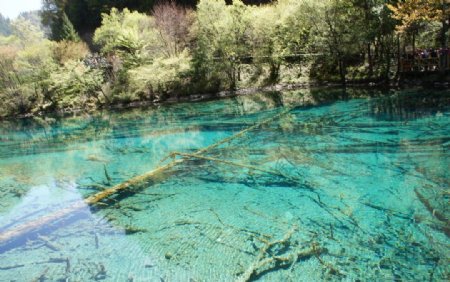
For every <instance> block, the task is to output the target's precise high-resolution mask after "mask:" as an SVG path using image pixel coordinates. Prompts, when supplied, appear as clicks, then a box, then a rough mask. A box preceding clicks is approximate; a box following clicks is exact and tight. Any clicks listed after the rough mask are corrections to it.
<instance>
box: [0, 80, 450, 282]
mask: <svg viewBox="0 0 450 282" xmlns="http://www.w3.org/2000/svg"><path fill="white" fill-rule="evenodd" d="M380 94H383V95H380ZM336 96H339V97H340V98H341V99H339V100H334V99H330V97H336ZM449 105H450V94H449V93H448V92H445V91H434V92H433V91H427V92H423V91H408V92H401V93H400V92H390V93H375V92H372V93H371V92H365V93H362V91H359V90H352V92H350V93H349V92H347V93H342V92H339V91H334V90H320V89H319V90H314V91H312V92H310V91H307V90H302V91H295V92H285V93H262V94H255V95H249V96H241V97H236V98H231V99H224V100H219V101H210V102H201V103H189V104H187V103H183V104H177V105H170V106H163V107H160V108H152V109H147V110H129V111H123V112H117V113H103V114H99V115H95V116H80V117H71V118H63V119H51V118H47V119H35V120H24V121H20V122H3V123H1V124H0V199H1V200H0V236H1V234H5V233H7V232H8V231H11V230H18V229H19V228H20V226H22V225H23V224H27V223H29V222H39V220H40V219H42V218H43V217H45V216H46V215H49V214H55V213H58V211H60V210H61V209H62V208H64V207H67V206H70V205H71V204H72V203H77V202H79V201H80V200H81V199H84V198H87V197H88V196H90V195H93V194H95V193H98V192H99V190H102V189H107V188H109V187H113V186H114V185H116V184H119V183H122V182H124V181H126V180H128V179H130V178H133V177H135V176H137V175H141V174H143V173H146V172H148V171H151V170H152V169H155V168H157V167H158V166H160V165H162V164H167V163H169V162H170V161H171V160H170V159H169V160H166V161H165V162H163V163H161V162H160V161H161V160H162V159H163V158H165V157H166V156H168V155H169V154H170V153H171V152H182V153H191V154H192V153H194V152H196V151H197V150H199V149H201V148H205V147H207V146H209V145H211V144H214V143H215V142H218V141H220V140H223V139H224V138H227V137H230V136H232V135H233V134H236V133H238V132H240V131H241V130H244V129H246V128H248V127H250V126H252V125H254V124H257V123H258V122H261V121H263V120H266V119H268V118H271V117H274V116H276V115H277V114H279V113H282V114H281V115H280V116H279V117H278V118H274V119H273V120H271V121H270V122H267V123H265V124H264V125H261V126H260V127H256V128H254V129H252V130H250V131H248V132H246V133H245V134H242V135H240V136H239V137H238V138H235V139H232V140H231V141H230V142H227V143H224V144H221V145H220V146H218V147H215V148H212V149H210V150H208V151H206V152H204V153H202V154H201V157H203V158H198V157H197V158H185V159H184V161H183V162H180V163H179V164H177V165H175V166H173V167H172V168H171V169H168V170H167V171H165V172H164V174H162V175H159V177H158V178H157V179H152V180H151V181H149V182H147V183H144V184H142V185H139V186H138V187H136V188H135V189H132V192H128V191H129V190H127V191H123V192H121V193H118V194H117V195H114V196H113V197H110V198H109V199H108V200H104V201H102V202H101V203H100V204H98V205H95V206H90V207H89V206H87V205H84V207H82V208H79V209H77V211H76V212H75V213H73V214H72V215H71V216H70V217H69V216H65V217H62V218H59V219H58V220H57V221H56V220H55V221H54V222H53V224H50V225H49V224H45V225H44V226H40V228H38V229H36V230H35V232H27V233H25V234H19V235H20V236H17V237H13V238H10V240H8V241H7V242H6V241H5V242H3V243H2V244H0V280H1V281H10V280H18V281H32V280H38V281H39V280H41V281H45V280H48V281H66V280H67V279H68V281H88V280H102V281H234V280H237V279H239V278H245V277H244V276H245V273H248V272H249V271H250V272H251V269H252V266H254V268H255V271H253V272H252V274H253V275H251V277H250V279H251V280H258V279H259V280H261V281H318V280H349V281H353V280H356V279H362V280H407V281H411V280H415V281H424V280H432V281H446V280H448V279H449V270H450V269H449V266H448V265H449V263H448V257H449V249H450V248H449V239H448V236H449V235H450V234H449V233H450V232H449V223H448V219H449V218H450V213H449V208H448V198H449V194H448V191H449V183H450V177H449V168H450V158H449V157H450V150H449V147H450V107H449ZM205 157H206V158H209V159H205ZM177 159H181V158H180V157H177ZM223 161H226V162H223ZM105 171H106V172H105ZM277 240H282V241H283V243H280V242H278V243H277ZM269 242H272V243H273V244H272V245H270V248H269V247H268V244H271V243H269ZM265 249H267V251H266V252H262V251H261V250H265ZM260 254H263V255H260ZM274 258H277V259H274ZM265 259H266V262H268V260H270V259H273V260H274V261H273V262H271V263H267V264H263V263H261V262H264V260H265ZM258 262H260V265H259V267H256V265H257V264H258Z"/></svg>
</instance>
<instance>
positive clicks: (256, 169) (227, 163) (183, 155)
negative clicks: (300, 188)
mask: <svg viewBox="0 0 450 282" xmlns="http://www.w3.org/2000/svg"><path fill="white" fill-rule="evenodd" d="M172 156H181V157H184V158H196V159H202V160H207V161H212V162H216V163H223V164H226V165H230V166H236V167H241V168H246V169H249V170H254V171H260V172H264V173H268V174H272V175H275V176H280V177H283V178H286V179H289V180H291V181H294V182H299V180H298V179H296V178H293V177H291V176H288V175H286V174H284V173H282V172H280V171H276V170H271V169H265V168H261V167H257V166H253V165H248V164H241V163H236V162H232V161H227V160H221V159H217V158H212V157H205V156H200V155H196V154H187V153H179V152H174V153H172Z"/></svg>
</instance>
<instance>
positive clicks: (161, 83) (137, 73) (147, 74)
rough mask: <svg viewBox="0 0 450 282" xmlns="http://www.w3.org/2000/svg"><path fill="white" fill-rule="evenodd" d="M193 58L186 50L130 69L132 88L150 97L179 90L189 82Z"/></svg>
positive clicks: (158, 96)
mask: <svg viewBox="0 0 450 282" xmlns="http://www.w3.org/2000/svg"><path fill="white" fill-rule="evenodd" d="M190 70H191V58H190V56H189V54H188V52H187V50H185V51H184V52H182V53H180V54H179V55H178V56H175V57H169V58H163V57H160V58H157V59H155V60H154V61H153V62H152V63H151V64H146V65H142V66H140V67H137V68H134V69H131V70H129V72H128V73H129V76H130V81H131V90H132V91H134V92H137V93H141V94H144V95H145V96H147V97H150V98H154V97H156V98H159V99H160V98H161V95H164V94H167V93H171V92H175V91H177V90H178V91H179V86H180V85H183V84H186V83H187V82H188V76H189V73H190Z"/></svg>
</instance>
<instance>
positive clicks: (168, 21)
mask: <svg viewBox="0 0 450 282" xmlns="http://www.w3.org/2000/svg"><path fill="white" fill-rule="evenodd" d="M47 2H52V1H50V0H49V1H47ZM359 2H360V1H352V0H345V1H325V0H319V1H316V0H314V1H313V0H303V1H297V0H279V1H277V2H273V3H272V4H268V5H261V6H249V5H245V4H244V3H243V2H241V1H233V2H232V4H231V5H227V4H226V3H225V1H224V0H200V1H199V2H198V4H197V6H196V7H195V9H190V8H186V7H182V6H179V5H177V4H176V3H175V2H173V1H172V2H171V1H168V2H161V3H159V4H156V5H155V6H153V8H152V10H151V11H150V12H149V13H140V12H137V11H130V10H128V9H127V8H124V9H121V10H119V9H116V8H112V9H111V10H110V11H109V12H107V13H103V14H102V15H101V18H102V21H101V25H100V26H99V27H98V28H96V29H95V31H93V32H91V35H92V36H90V37H89V38H90V39H89V40H85V41H83V40H82V39H81V38H80V36H79V34H78V31H77V30H76V28H75V27H74V26H73V25H72V22H71V19H69V17H68V16H67V15H66V13H65V12H64V7H60V8H61V9H57V10H56V12H55V13H53V14H52V15H57V16H58V21H57V22H56V23H57V24H58V25H57V26H58V27H59V29H58V37H57V38H56V37H55V36H54V35H55V34H53V36H52V34H51V33H50V32H49V30H51V31H52V32H53V33H54V32H55V30H54V28H53V27H54V26H55V22H53V26H52V21H51V20H50V21H49V19H48V18H46V20H44V21H43V22H45V23H47V24H48V25H49V27H50V29H47V30H46V29H45V27H44V28H39V27H38V25H36V24H34V23H33V22H32V21H30V20H29V19H27V18H25V17H19V18H17V19H16V20H13V21H11V23H10V25H11V28H10V29H11V32H10V34H9V35H0V99H1V101H2V102H1V103H0V118H5V117H16V116H33V115H40V114H43V113H49V112H71V111H76V110H80V109H81V110H95V109H98V108H109V107H113V106H117V105H140V104H142V103H157V102H162V101H177V100H183V101H185V100H192V99H198V98H199V97H200V98H201V97H209V98H210V97H213V96H223V94H224V93H226V94H227V95H229V94H234V93H242V92H244V93H246V92H249V91H250V90H245V89H252V90H257V89H263V90H264V89H266V90H267V89H269V90H273V89H277V90H279V89H283V88H293V87H304V86H310V85H321V84H325V85H326V84H330V83H331V84H335V83H338V84H341V85H342V84H344V85H345V84H347V85H348V84H370V85H380V84H384V85H387V84H389V83H392V81H398V79H399V77H400V78H401V76H399V67H398V65H397V64H398V62H399V59H400V56H401V52H402V51H401V50H406V47H408V46H409V45H410V44H411V43H412V44H413V46H414V47H415V46H425V45H427V44H430V42H433V44H434V45H435V46H438V45H439V44H440V41H439V35H440V34H442V32H441V29H440V28H437V27H439V25H440V22H441V14H442V13H441V12H444V10H442V11H441V10H440V9H441V8H440V7H439V6H435V5H434V4H430V3H434V2H433V1H428V2H430V3H426V5H428V6H426V7H428V8H427V9H422V10H423V11H422V10H421V8H423V7H421V6H420V5H419V4H417V3H416V5H419V6H417V7H409V6H408V5H406V4H405V5H403V4H402V5H400V4H399V5H398V6H391V5H387V4H385V1H381V0H380V1H378V0H376V1H370V4H367V5H361V4H360V3H359ZM423 2H427V1H423ZM55 3H56V2H55ZM61 5H62V4H61ZM430 5H431V6H430ZM53 6H54V7H58V6H57V5H56V4H55V5H53ZM53 6H51V5H49V7H53ZM44 8H45V7H44ZM408 9H409V10H411V9H415V11H416V12H417V13H418V16H417V17H416V18H414V20H410V19H408V18H407V15H408V11H409V10H408ZM46 12H47V14H49V12H52V11H45V10H44V11H43V13H41V15H42V17H44V16H45V14H46ZM44 19H45V18H44ZM78 20H79V19H78ZM417 23H420V30H419V29H415V27H416V24H417ZM431 27H433V28H431ZM447 29H448V27H447V26H446V25H445V24H444V25H443V27H442V31H443V34H444V35H443V36H444V37H445V36H446V33H445V31H446V30H447ZM425 31H426V32H425ZM46 33H47V34H49V33H50V35H46ZM411 35H413V36H412V37H411ZM82 37H83V38H85V37H86V36H84V35H83V36H82ZM49 38H52V39H49ZM444 39H445V38H444ZM411 40H412V41H411ZM444 41H445V40H444ZM86 42H88V43H89V44H87V43H86ZM442 77H443V74H440V76H438V78H437V80H438V81H440V80H441V79H442ZM416 80H420V77H419V78H417V76H416V77H414V78H413V79H411V77H408V78H407V81H409V82H408V83H410V82H411V81H413V82H414V81H416ZM443 85H444V84H443ZM236 91H237V92H236ZM205 93H217V94H205Z"/></svg>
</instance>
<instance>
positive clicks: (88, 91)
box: [49, 61, 107, 110]
mask: <svg viewBox="0 0 450 282" xmlns="http://www.w3.org/2000/svg"><path fill="white" fill-rule="evenodd" d="M102 84H103V73H102V72H101V70H99V69H91V68H90V67H88V66H86V65H85V64H84V63H83V62H80V61H68V62H67V63H66V64H65V65H64V66H63V67H60V68H58V69H57V70H56V71H54V72H53V73H52V74H51V75H50V78H49V85H50V89H49V90H50V92H51V93H52V95H53V97H52V100H53V101H54V102H55V103H56V105H57V107H58V108H60V109H65V110H72V109H77V108H80V107H94V104H95V103H99V104H100V105H101V104H103V103H104V102H105V101H104V99H105V98H106V96H102V95H101V93H102ZM106 99H107V98H106Z"/></svg>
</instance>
